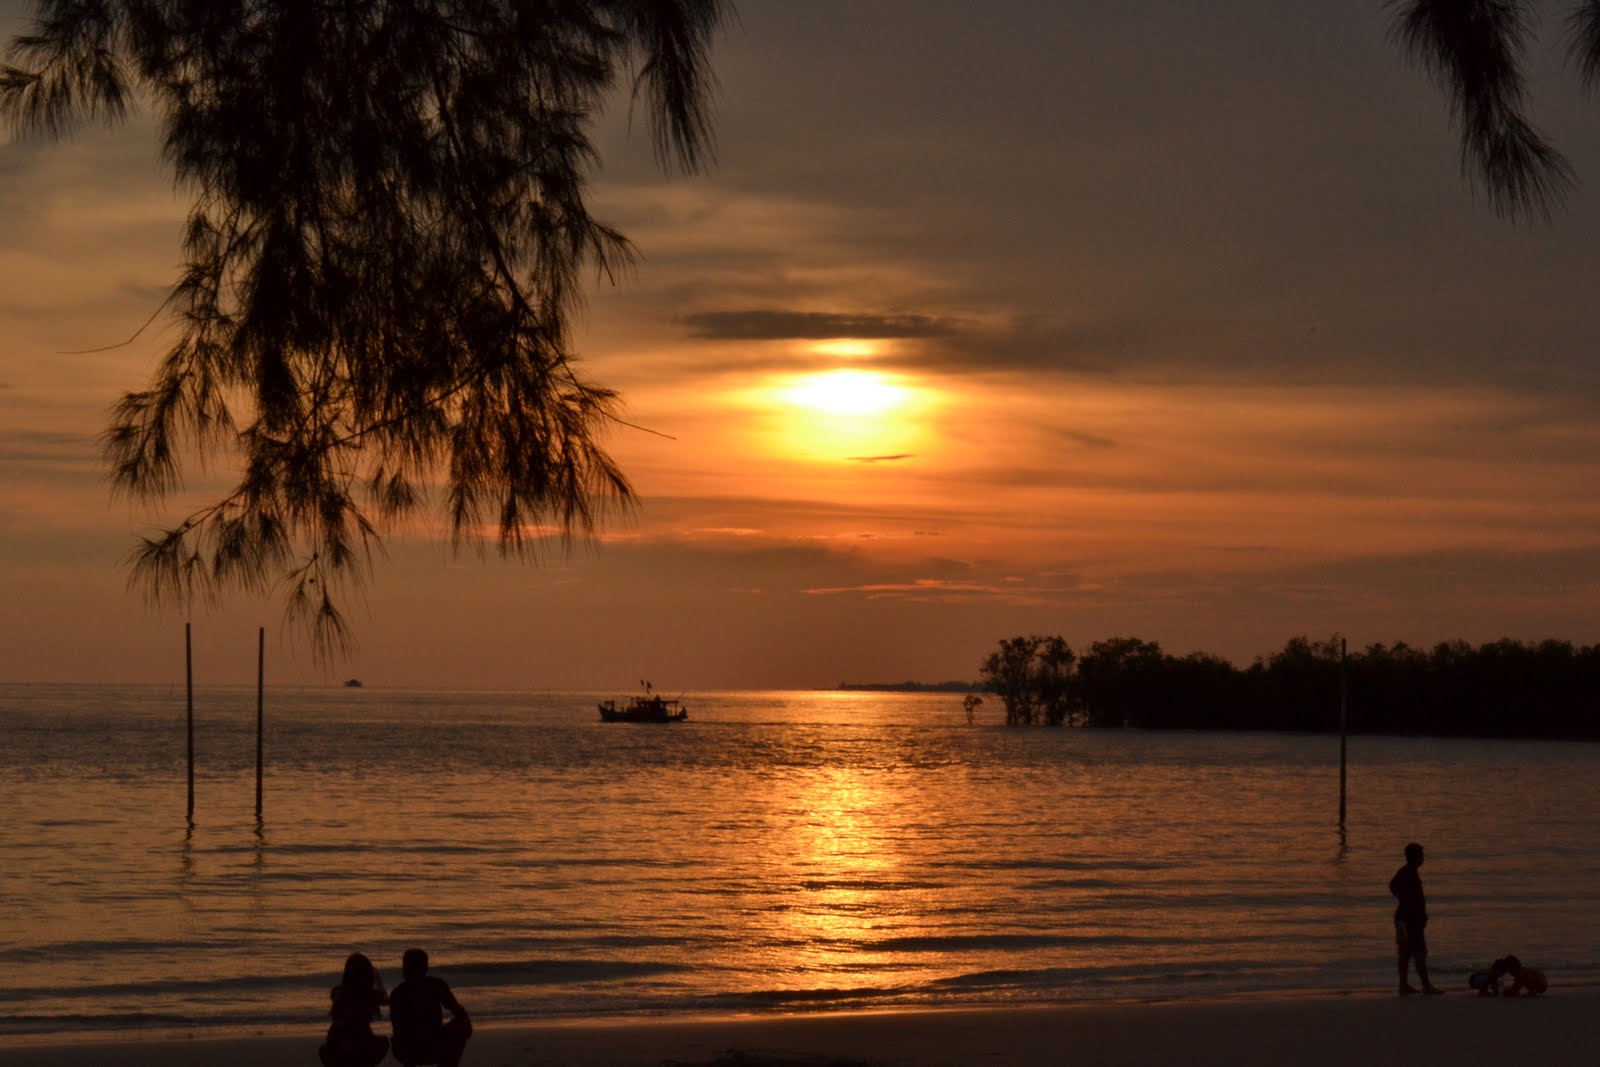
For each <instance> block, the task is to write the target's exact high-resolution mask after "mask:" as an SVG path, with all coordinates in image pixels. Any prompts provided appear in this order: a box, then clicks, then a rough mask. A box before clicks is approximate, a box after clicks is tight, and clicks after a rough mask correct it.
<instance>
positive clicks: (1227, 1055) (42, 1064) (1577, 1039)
mask: <svg viewBox="0 0 1600 1067" xmlns="http://www.w3.org/2000/svg"><path fill="white" fill-rule="evenodd" d="M1597 1008H1600V990H1597V989H1594V988H1582V989H1558V990H1556V991H1553V992H1552V993H1551V994H1550V995H1548V996H1545V997H1541V998H1518V999H1516V1000H1512V1001H1494V1000H1490V999H1487V998H1479V997H1475V996H1472V995H1470V994H1467V993H1464V992H1459V991H1452V992H1451V993H1450V994H1449V995H1447V996H1444V997H1428V998H1422V997H1415V998H1399V997H1395V996H1393V995H1389V994H1379V993H1377V992H1373V991H1359V992H1345V993H1317V994H1309V993H1308V994H1305V995H1293V996H1270V995H1261V996H1258V995H1254V994H1244V995H1239V996H1227V997H1207V998H1198V999H1193V1000H1158V1001H1144V1002H1126V1001H1124V1002H1108V1001H1093V1002H1079V1003H1073V1004H1040V1005H1025V1006H994V1007H951V1008H926V1009H924V1008H918V1009H892V1010H870V1011H850V1012H808V1013H797V1014H759V1015H715V1016H704V1015H693V1016H653V1017H641V1016H627V1017H619V1018H613V1019H595V1018H581V1019H580V1018H572V1019H558V1020H542V1021H518V1022H508V1023H505V1024H496V1023H495V1021H494V1020H492V1019H485V1020H477V1022H478V1030H477V1033H476V1034H474V1036H473V1039H472V1043H471V1044H470V1045H469V1047H468V1052H467V1057H466V1059H465V1061H464V1062H465V1064H466V1065H468V1067H486V1065H491V1067H554V1065H557V1064H586V1065H595V1067H858V1065H859V1067H960V1065H969V1064H978V1063H983V1064H989V1065H994V1067H1012V1065H1018V1067H1021V1065H1025V1064H1050V1063H1063V1064H1065V1063H1069V1062H1070V1063H1083V1062H1090V1063H1097V1064H1101V1063H1104V1064H1117V1063H1120V1064H1129V1065H1142V1064H1152V1065H1153V1064H1167V1063H1186V1064H1192V1065H1197V1067H1209V1065H1216V1067H1223V1065H1228V1067H1238V1065H1240V1064H1251V1063H1260V1062H1284V1063H1295V1064H1302V1065H1318V1064H1327V1065H1330V1067H1332V1065H1335V1064H1339V1065H1345V1064H1349V1063H1351V1062H1362V1061H1364V1062H1371V1063H1385V1062H1411V1063H1434V1062H1438V1063H1444V1062H1474V1063H1483V1062H1491V1061H1493V1060H1494V1059H1496V1058H1499V1057H1516V1058H1518V1059H1529V1058H1532V1059H1533V1060H1535V1061H1538V1062H1542V1063H1545V1064H1566V1063H1573V1064H1576V1063H1586V1062H1589V1056H1590V1055H1592V1052H1593V1049H1592V1047H1591V1041H1592V1037H1593V1033H1594V1026H1593V1022H1592V1020H1593V1018H1594V1012H1595V1010H1596V1009H1597ZM380 1032H381V1028H380ZM320 1041H321V1032H320V1028H315V1029H313V1028H306V1029H304V1030H297V1031H295V1032H292V1033H285V1032H265V1031H263V1032H261V1033H258V1034H231V1035H226V1036H223V1035H213V1034H207V1033H204V1032H202V1031H195V1032H191V1033H189V1034H187V1035H186V1036H178V1035H174V1034H170V1033H169V1034H165V1035H161V1036H156V1035H150V1036H143V1035H139V1036H131V1035H118V1036H117V1037H115V1038H107V1037H105V1036H103V1035H101V1036H99V1037H97V1036H96V1035H44V1034H41V1035H27V1036H26V1037H25V1038H23V1039H21V1040H18V1041H12V1040H11V1039H9V1038H8V1041H7V1046H6V1047H4V1048H0V1067H10V1065H13V1064H15V1065H21V1064H30V1065H39V1067H89V1065H93V1064H105V1063H116V1064H124V1065H128V1067H146V1065H148V1067H155V1065H157V1064H161V1065H168V1067H188V1065H194V1067H200V1065H203V1064H206V1065H215V1064H227V1065H229V1067H276V1065H279V1064H295V1063H315V1062H316V1049H317V1045H318V1044H319V1043H320ZM386 1062H392V1061H386Z"/></svg>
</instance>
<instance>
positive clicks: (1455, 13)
mask: <svg viewBox="0 0 1600 1067" xmlns="http://www.w3.org/2000/svg"><path fill="white" fill-rule="evenodd" d="M1388 6H1389V7H1390V8H1391V10H1393V11H1394V13H1395V19H1394V25H1393V35H1394V37H1395V39H1396V40H1397V41H1398V42H1399V44H1400V45H1401V47H1402V48H1403V49H1404V50H1405V52H1406V53H1407V54H1409V55H1410V56H1411V58H1412V59H1413V60H1415V61H1416V62H1418V63H1419V64H1421V65H1422V67H1423V68H1424V69H1426V70H1427V71H1428V73H1429V74H1431V75H1432V76H1433V77H1434V79H1435V80H1436V81H1438V82H1439V83H1440V85H1441V86H1442V87H1443V88H1444V90H1445V91H1446V93H1448V94H1449V97H1450V104H1451V114H1452V118H1453V120H1454V122H1455V124H1456V126H1457V127H1458V128H1459V129H1460V134H1461V171H1462V174H1463V175H1465V176H1466V177H1467V178H1468V180H1469V181H1472V182H1474V183H1475V184H1481V185H1482V186H1483V188H1484V189H1485V191H1486V192H1487V194H1488V196H1489V203H1490V206H1491V207H1492V208H1493V209H1494V211H1495V212H1496V213H1497V214H1499V215H1501V216H1504V217H1508V218H1512V219H1517V218H1523V217H1530V216H1537V217H1541V218H1545V219H1548V218H1549V217H1550V214H1551V211H1552V210H1553V209H1554V208H1556V207H1558V206H1559V205H1560V204H1561V202H1562V200H1563V199H1564V198H1565V196H1566V194H1567V193H1568V192H1569V191H1570V190H1571V188H1572V186H1573V182H1574V174H1573V170H1572V166H1571V164H1570V163H1568V162H1567V160H1566V158H1565V157H1564V156H1563V155H1562V154H1561V153H1560V152H1559V151H1557V150H1556V149H1555V147H1554V146H1553V145H1551V144H1550V143H1549V142H1548V141H1546V140H1545V138H1544V136H1543V135H1542V134H1540V133H1539V131H1538V130H1537V129H1536V128H1535V127H1534V126H1533V124H1532V123H1530V122H1529V121H1528V119H1527V116H1526V114H1525V108H1524V103H1525V101H1524V98H1525V95H1526V89H1527V79H1526V78H1525V77H1524V75H1523V71H1522V63H1523V56H1524V55H1525V54H1526V51H1527V41H1528V37H1529V33H1530V24H1531V21H1532V8H1533V5H1532V4H1531V3H1530V2H1528V0H1389V5H1388ZM1567 29H1568V52H1569V55H1570V56H1571V58H1572V60H1573V61H1574V62H1575V63H1576V64H1577V66H1578V68H1579V71H1580V73H1581V76H1582V78H1583V80H1584V83H1585V84H1586V85H1588V86H1589V87H1591V88H1593V87H1595V86H1597V85H1600V0H1577V2H1576V3H1574V4H1573V5H1572V8H1571V12H1570V14H1569V16H1568V18H1567Z"/></svg>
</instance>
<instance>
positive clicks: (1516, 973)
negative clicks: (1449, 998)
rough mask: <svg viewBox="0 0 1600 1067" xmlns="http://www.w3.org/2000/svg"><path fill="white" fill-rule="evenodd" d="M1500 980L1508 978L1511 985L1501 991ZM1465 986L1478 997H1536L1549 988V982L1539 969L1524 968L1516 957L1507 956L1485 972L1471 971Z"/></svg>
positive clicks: (1496, 961)
mask: <svg viewBox="0 0 1600 1067" xmlns="http://www.w3.org/2000/svg"><path fill="white" fill-rule="evenodd" d="M1501 978H1510V979H1511V984H1510V985H1509V986H1506V987H1505V988H1503V989H1502V988H1501V986H1500V979H1501ZM1467 986H1468V987H1469V988H1471V989H1475V990H1477V991H1478V996H1480V997H1516V996H1522V995H1524V994H1526V995H1527V996H1530V997H1537V996H1541V995H1542V994H1543V993H1544V992H1545V990H1547V989H1549V988H1550V980H1549V979H1547V978H1546V977H1545V976H1544V972H1543V971H1541V970H1539V968H1537V967H1524V966H1523V965H1522V961H1521V960H1519V959H1517V957H1515V956H1510V955H1507V956H1503V957H1501V958H1500V959H1497V960H1495V961H1494V962H1493V963H1492V964H1490V965H1489V969H1488V970H1487V971H1473V972H1472V974H1470V975H1469V976H1468V977H1467Z"/></svg>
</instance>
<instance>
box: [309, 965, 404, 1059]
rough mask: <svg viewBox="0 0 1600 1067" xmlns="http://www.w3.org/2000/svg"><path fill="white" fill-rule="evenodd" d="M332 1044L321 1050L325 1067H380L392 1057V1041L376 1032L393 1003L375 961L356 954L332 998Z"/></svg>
mask: <svg viewBox="0 0 1600 1067" xmlns="http://www.w3.org/2000/svg"><path fill="white" fill-rule="evenodd" d="M330 995H331V996H332V998H333V1006H332V1007H331V1008H329V1009H328V1016H329V1018H331V1019H332V1020H333V1022H331V1023H329V1024H328V1040H327V1041H326V1042H324V1043H323V1045H322V1047H321V1048H319V1049H317V1055H318V1056H320V1057H322V1064H323V1067H377V1065H378V1064H379V1063H382V1062H383V1058H384V1057H385V1056H387V1055H388V1054H389V1039H388V1038H386V1037H382V1036H380V1035H378V1034H374V1033H373V1032H372V1020H373V1019H375V1018H377V1017H378V1009H379V1008H380V1007H381V1006H383V1005H384V1004H387V1003H388V1002H389V998H388V997H387V996H386V995H385V994H384V991H383V983H382V982H381V981H379V979H378V971H377V969H376V968H375V967H373V966H372V961H371V960H369V959H367V957H365V956H363V955H362V954H361V953H359V952H352V953H351V954H350V958H349V959H347V960H345V961H344V977H343V978H341V979H340V980H339V984H338V985H336V986H334V987H333V992H332V993H331V994H330Z"/></svg>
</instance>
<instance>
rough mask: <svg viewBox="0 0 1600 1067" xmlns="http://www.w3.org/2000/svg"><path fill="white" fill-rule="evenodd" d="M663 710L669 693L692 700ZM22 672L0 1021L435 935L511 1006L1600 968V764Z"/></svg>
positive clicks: (275, 1008) (926, 996)
mask: <svg viewBox="0 0 1600 1067" xmlns="http://www.w3.org/2000/svg"><path fill="white" fill-rule="evenodd" d="M668 695H669V696H678V694H676V693H671V694H668ZM628 696H629V694H628V693H553V692H526V693H519V692H418V691H397V690H389V689H383V688H380V687H372V686H368V687H364V688H359V689H356V688H349V689H347V688H307V689H275V688H269V689H267V691H266V693H265V697H264V705H263V708H264V722H265V732H264V756H263V761H264V768H265V770H264V778H263V792H262V809H263V810H262V813H261V816H260V818H259V819H258V818H257V815H256V810H255V804H256V693H255V690H254V689H253V688H200V689H198V690H197V691H196V693H195V697H194V722H195V728H194V749H195V766H196V778H195V786H194V796H195V800H194V815H193V820H192V822H191V821H190V819H189V818H188V814H187V806H188V803H187V801H188V785H187V771H186V767H187V762H186V702H185V693H184V691H183V688H182V687H181V686H180V687H177V688H173V687H168V686H152V687H136V686H82V685H0V813H3V814H0V915H4V916H5V921H4V922H3V923H0V1035H7V1034H10V1035H20V1034H32V1035H43V1034H68V1033H70V1034H91V1033H96V1032H99V1033H110V1032H124V1031H159V1032H163V1033H166V1032H172V1031H188V1032H217V1033H226V1032H240V1031H251V1032H254V1031H266V1030H273V1029H290V1028H296V1027H299V1028H314V1027H316V1026H319V1025H320V1024H321V1021H322V1020H323V1019H324V1018H325V1012H326V1009H327V1003H328V988H329V987H330V986H331V985H333V984H334V982H335V981H336V979H337V975H338V973H339V970H340V968H341V966H342V963H343V961H344V958H345V957H346V955H347V954H349V953H350V952H353V951H361V952H365V953H366V954H367V955H369V956H370V957H371V958H372V959H373V960H374V961H375V963H376V964H377V965H378V968H379V971H380V973H381V974H382V976H383V977H384V979H385V980H386V981H387V983H388V984H389V985H390V986H392V985H393V984H394V983H395V982H396V981H397V980H398V978H399V973H398V972H399V959H400V955H401V953H402V952H403V951H404V950H405V949H407V948H409V947H412V946H420V947H422V948H425V949H427V950H428V952H429V954H430V955H431V957H432V960H433V969H434V972H435V973H436V974H438V975H440V976H441V977H443V978H445V979H446V980H447V981H448V982H449V983H450V984H451V986H452V987H453V988H454V989H455V990H456V992H457V994H458V996H459V997H460V999H461V1000H462V1001H463V1003H465V1004H466V1005H467V1007H468V1008H469V1009H470V1010H471V1012H472V1014H473V1017H474V1020H475V1021H476V1022H477V1023H478V1025H479V1026H483V1025H485V1024H488V1023H490V1022H491V1021H494V1020H512V1019H539V1018H543V1019H552V1018H554V1019H559V1018H577V1017H614V1016H624V1015H627V1016H638V1015H645V1016H668V1017H672V1016H680V1015H684V1014H688V1013H715V1014H741V1013H766V1012H798V1011H817V1010H856V1009H886V1008H904V1007H938V1006H975V1005H993V1004H1005V1005H1020V1004H1036V1003H1059V1002H1064V1001H1084V1000H1143V999H1157V1000H1159V999H1171V998H1188V997H1215V996H1236V995H1241V994H1242V995H1249V994H1270V995H1285V994H1298V993H1308V992H1317V993H1328V992H1338V993H1349V992H1355V993H1372V994H1374V995H1376V994H1379V993H1392V991H1393V988H1394V985H1395V981H1396V978H1395V963H1394V948H1393V927H1392V920H1391V914H1392V909H1393V900H1392V898H1391V897H1390V896H1389V893H1388V890H1387V884H1388V881H1389V878H1390V876H1391V875H1392V874H1393V873H1394V871H1395V870H1396V869H1397V868H1398V867H1399V866H1400V865H1401V863H1402V862H1403V856H1402V849H1403V847H1404V846H1405V844H1406V843H1407V842H1408V841H1412V840H1416V841H1420V842H1422V843H1423V844H1424V845H1425V846H1426V848H1427V857H1428V858H1427V862H1426V864H1425V865H1424V867H1423V869H1422V877H1423V881H1424V884H1425V887H1426V890H1427V893H1428V904H1429V910H1430V914H1431V917H1432V921H1431V923H1430V925H1429V927H1428V937H1429V941H1430V944H1431V946H1432V973H1433V977H1434V980H1435V981H1436V982H1437V983H1438V984H1440V985H1442V986H1444V987H1446V988H1447V989H1459V990H1462V991H1463V992H1464V990H1465V983H1466V976H1467V974H1468V972H1470V971H1471V970H1473V969H1474V968H1477V967H1480V966H1484V965H1486V964H1488V963H1489V961H1490V960H1492V959H1493V958H1495V957H1496V956H1500V955H1504V954H1505V953H1507V952H1514V953H1516V954H1517V955H1519V956H1520V957H1521V958H1522V959H1523V960H1524V961H1526V962H1529V963H1534V964H1537V965H1538V966H1540V967H1542V968H1543V969H1544V970H1545V971H1546V972H1547V974H1548V975H1549V976H1550V978H1551V981H1552V983H1553V985H1554V987H1555V988H1556V989H1558V990H1559V988H1561V987H1562V986H1563V985H1571V986H1577V985H1590V984H1594V983H1596V982H1600V944H1597V939H1596V931H1597V930H1600V921H1597V920H1600V746H1596V745H1593V744H1584V743H1550V742H1533V741H1513V742H1507V741H1472V740H1441V739H1428V738H1402V737H1371V736H1360V737H1352V738H1350V739H1349V743H1348V772H1347V778H1346V788H1347V811H1346V816H1345V820H1344V824H1343V825H1342V826H1341V824H1340V821H1339V799H1340V793H1339V786H1340V781H1339V767H1340V743H1339V739H1338V738H1337V737H1331V736H1326V735H1298V734H1277V733H1249V734H1242V733H1208V732H1150V731H1137V730H1079V729H1045V728H1034V729H1016V728H1007V727H1005V726H1003V725H1001V722H1000V719H1001V715H1000V711H999V708H998V706H997V704H996V703H995V702H994V701H993V700H992V698H991V701H990V702H988V703H986V704H985V705H983V706H982V707H980V708H979V709H978V710H977V713H976V715H975V717H974V721H970V722H969V720H968V716H967V714H966V713H965V712H964V711H963V709H962V704H961V696H960V695H959V694H957V695H951V694H924V693H917V694H903V693H880V692H831V691H817V692H714V693H699V692H689V693H685V694H682V700H683V702H684V704H685V705H686V706H687V707H688V709H689V713H690V717H689V720H688V721H687V722H684V723H675V724H667V725H650V724H627V723H621V724H617V723H602V722H600V721H599V716H598V713H597V710H596V704H597V702H598V701H599V700H602V699H608V698H610V699H618V700H621V699H625V698H626V697H628Z"/></svg>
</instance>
